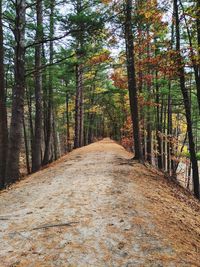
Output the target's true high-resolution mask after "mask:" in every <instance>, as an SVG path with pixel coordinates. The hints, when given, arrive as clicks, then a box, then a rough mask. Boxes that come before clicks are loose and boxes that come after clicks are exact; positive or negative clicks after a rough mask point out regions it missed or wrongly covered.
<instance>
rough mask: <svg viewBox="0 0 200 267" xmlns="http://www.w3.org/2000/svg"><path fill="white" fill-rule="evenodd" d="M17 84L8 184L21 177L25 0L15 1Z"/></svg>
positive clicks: (7, 170) (13, 105) (10, 138)
mask: <svg viewBox="0 0 200 267" xmlns="http://www.w3.org/2000/svg"><path fill="white" fill-rule="evenodd" d="M15 8H16V18H15V29H14V35H15V43H16V45H15V85H14V88H13V99H12V117H11V125H10V134H9V147H8V157H7V164H6V184H10V183H12V182H15V181H16V180H18V179H19V177H20V171H19V158H20V147H21V140H22V126H23V112H24V89H25V11H26V3H25V0H21V1H18V0H16V1H15Z"/></svg>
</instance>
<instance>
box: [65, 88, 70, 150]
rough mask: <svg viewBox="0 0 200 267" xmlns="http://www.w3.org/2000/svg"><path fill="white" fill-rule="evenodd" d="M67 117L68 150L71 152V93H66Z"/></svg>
mask: <svg viewBox="0 0 200 267" xmlns="http://www.w3.org/2000/svg"><path fill="white" fill-rule="evenodd" d="M66 119H67V136H66V138H67V142H66V143H67V152H70V150H71V147H70V128H69V127H70V121H69V94H68V93H66Z"/></svg>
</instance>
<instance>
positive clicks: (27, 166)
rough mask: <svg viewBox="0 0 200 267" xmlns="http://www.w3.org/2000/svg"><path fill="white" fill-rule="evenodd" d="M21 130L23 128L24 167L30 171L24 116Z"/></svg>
mask: <svg viewBox="0 0 200 267" xmlns="http://www.w3.org/2000/svg"><path fill="white" fill-rule="evenodd" d="M23 130H24V144H25V150H26V169H27V173H28V174H30V173H31V168H30V163H29V147H28V138H27V132H26V123H25V118H23Z"/></svg>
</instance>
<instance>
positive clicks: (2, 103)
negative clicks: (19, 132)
mask: <svg viewBox="0 0 200 267" xmlns="http://www.w3.org/2000/svg"><path fill="white" fill-rule="evenodd" d="M3 40H4V38H3V22H2V0H0V188H3V186H4V182H5V170H6V155H7V146H8V128H7V110H6V92H5V75H4V46H3Z"/></svg>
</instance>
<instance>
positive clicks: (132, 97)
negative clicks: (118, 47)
mask: <svg viewBox="0 0 200 267" xmlns="http://www.w3.org/2000/svg"><path fill="white" fill-rule="evenodd" d="M125 3H126V4H125V42H126V59H127V75H128V90H129V101H130V109H131V118H132V123H133V136H134V147H135V157H134V159H137V160H142V150H141V142H140V128H139V111H138V95H137V91H138V90H137V86H136V77H135V60H134V43H133V32H132V11H133V3H132V0H126V1H125Z"/></svg>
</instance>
